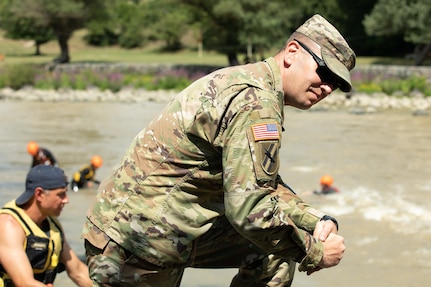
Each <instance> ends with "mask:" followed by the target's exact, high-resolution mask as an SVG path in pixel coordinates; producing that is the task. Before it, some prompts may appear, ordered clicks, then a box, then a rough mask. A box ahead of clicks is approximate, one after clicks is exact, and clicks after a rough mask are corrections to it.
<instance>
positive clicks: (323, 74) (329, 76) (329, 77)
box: [294, 39, 340, 90]
mask: <svg viewBox="0 0 431 287" xmlns="http://www.w3.org/2000/svg"><path fill="white" fill-rule="evenodd" d="M294 40H295V41H296V42H298V44H299V45H300V46H301V47H302V48H303V49H304V50H305V51H307V52H308V54H310V55H311V56H312V57H313V59H314V61H315V62H316V63H317V69H316V73H317V75H319V77H320V80H321V81H322V82H324V83H326V84H328V85H330V86H331V87H332V89H333V90H335V89H337V88H338V87H339V86H340V85H339V84H338V82H337V79H336V77H335V76H334V75H333V73H332V72H331V70H329V68H328V66H326V63H325V61H323V60H322V59H321V58H319V56H317V55H316V54H315V53H314V52H313V51H311V50H310V48H308V47H307V46H306V45H305V44H304V43H302V42H301V41H298V40H297V39H294Z"/></svg>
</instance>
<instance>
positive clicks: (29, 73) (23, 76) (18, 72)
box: [0, 65, 40, 90]
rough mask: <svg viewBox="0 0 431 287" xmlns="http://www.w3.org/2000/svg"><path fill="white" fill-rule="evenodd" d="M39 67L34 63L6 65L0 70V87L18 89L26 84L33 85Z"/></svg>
mask: <svg viewBox="0 0 431 287" xmlns="http://www.w3.org/2000/svg"><path fill="white" fill-rule="evenodd" d="M39 71H40V69H39V68H38V67H37V66H36V65H12V66H6V67H5V68H4V69H3V70H2V71H1V72H0V87H2V88H3V87H9V88H12V89H15V90H17V89H20V88H22V87H24V86H26V85H30V86H33V85H34V81H35V79H36V76H37V74H38V72H39Z"/></svg>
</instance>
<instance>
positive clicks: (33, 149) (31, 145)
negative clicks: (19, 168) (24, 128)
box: [27, 141, 39, 156]
mask: <svg viewBox="0 0 431 287" xmlns="http://www.w3.org/2000/svg"><path fill="white" fill-rule="evenodd" d="M38 151H39V145H38V144H37V143H36V142H33V141H31V142H28V144H27V152H28V153H29V154H31V155H32V156H35V155H36V154H37V152H38Z"/></svg>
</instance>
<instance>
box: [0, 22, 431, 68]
mask: <svg viewBox="0 0 431 287" xmlns="http://www.w3.org/2000/svg"><path fill="white" fill-rule="evenodd" d="M85 33H86V32H85V30H79V31H77V32H75V33H74V35H73V37H72V38H71V39H70V41H69V50H70V56H71V62H74V63H76V62H95V63H148V64H198V65H215V66H226V65H227V64H228V61H227V57H226V56H225V55H221V54H218V53H215V52H212V51H205V47H204V50H203V53H202V54H198V52H197V47H194V46H193V41H188V43H192V44H191V45H189V46H188V48H186V49H183V50H181V51H179V52H175V53H173V52H169V53H168V52H163V51H161V49H160V45H154V44H153V45H151V46H147V47H144V48H140V49H123V48H120V47H102V48H99V47H93V46H89V45H87V44H86V43H85V42H84V41H83V36H84V35H85ZM35 50H36V48H35V47H34V45H33V42H32V41H27V40H10V39H6V38H4V37H3V33H2V32H0V55H2V56H0V60H1V61H0V65H8V64H25V63H40V64H48V63H50V62H52V60H53V59H54V58H56V57H57V56H58V55H59V53H60V50H59V46H58V43H57V42H56V41H50V42H48V43H46V44H44V45H42V46H41V48H40V51H41V53H42V55H40V56H35ZM275 52H276V51H268V52H267V53H266V55H265V56H266V57H268V56H271V55H273V54H274V53H275ZM243 56H244V55H238V58H239V59H240V60H241V59H242V57H243ZM2 57H3V59H1V58H2ZM357 64H359V65H372V64H384V65H414V62H413V60H411V59H410V60H408V59H404V58H379V57H361V56H359V57H358V59H357ZM426 64H427V65H431V61H429V60H428V61H427V62H426Z"/></svg>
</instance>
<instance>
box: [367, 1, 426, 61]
mask: <svg viewBox="0 0 431 287" xmlns="http://www.w3.org/2000/svg"><path fill="white" fill-rule="evenodd" d="M363 23H364V26H365V30H366V32H367V33H368V35H372V36H386V35H394V34H399V35H402V36H403V37H404V40H405V41H407V42H411V43H415V44H417V46H416V47H417V52H418V53H417V55H416V63H417V64H421V63H422V62H423V60H424V58H425V55H426V54H427V53H428V52H429V51H430V49H431V30H430V28H429V27H430V26H431V0H379V1H378V2H377V4H376V5H375V6H374V8H373V10H372V11H371V13H370V14H367V15H365V17H364V21H363ZM423 44H425V46H424V45H423Z"/></svg>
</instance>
